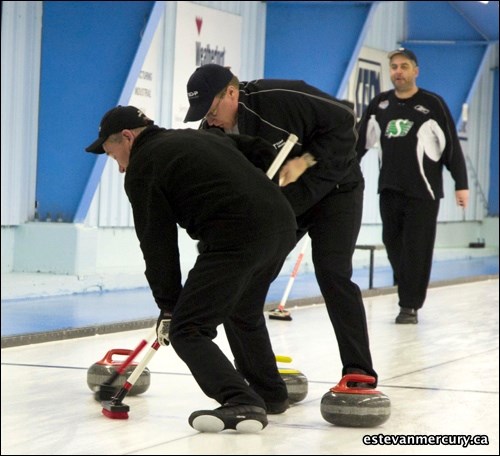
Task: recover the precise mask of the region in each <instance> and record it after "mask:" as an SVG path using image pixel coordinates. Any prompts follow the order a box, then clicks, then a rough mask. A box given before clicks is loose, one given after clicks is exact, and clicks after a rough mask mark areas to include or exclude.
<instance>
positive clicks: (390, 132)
mask: <svg viewBox="0 0 500 456" xmlns="http://www.w3.org/2000/svg"><path fill="white" fill-rule="evenodd" d="M412 126H413V122H412V121H411V120H408V119H394V120H391V121H390V122H389V123H388V124H387V127H386V129H385V136H386V138H401V137H403V136H406V135H407V134H408V132H409V131H410V130H411V127H412Z"/></svg>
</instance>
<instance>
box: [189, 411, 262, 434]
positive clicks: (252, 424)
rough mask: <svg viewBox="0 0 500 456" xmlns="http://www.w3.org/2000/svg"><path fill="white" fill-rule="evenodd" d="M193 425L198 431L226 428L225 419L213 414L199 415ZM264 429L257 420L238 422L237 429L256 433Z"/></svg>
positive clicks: (247, 432) (215, 430) (244, 432)
mask: <svg viewBox="0 0 500 456" xmlns="http://www.w3.org/2000/svg"><path fill="white" fill-rule="evenodd" d="M191 426H192V427H193V428H194V429H196V430H197V431H198V432H221V431H223V430H224V429H225V425H224V421H222V420H221V419H220V418H218V417H216V416H213V415H200V416H197V417H196V418H195V419H194V420H193V422H192V423H191ZM262 429H264V427H263V425H262V423H261V422H260V421H257V420H251V419H250V420H242V421H240V422H239V423H237V424H236V431H238V432H241V433H243V434H255V433H257V432H260V431H262Z"/></svg>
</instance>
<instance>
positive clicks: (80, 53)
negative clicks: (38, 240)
mask: <svg viewBox="0 0 500 456" xmlns="http://www.w3.org/2000/svg"><path fill="white" fill-rule="evenodd" d="M153 5H154V2H152V1H130V2H118V1H110V2H47V1H46V2H44V4H43V29H42V66H41V82H40V116H39V119H40V120H39V140H38V163H37V167H38V169H37V187H36V200H37V202H38V210H39V214H40V217H41V219H45V218H46V217H47V213H50V214H51V216H52V217H53V218H54V217H57V216H58V215H61V216H62V217H63V220H64V221H71V220H72V219H73V216H74V213H75V211H76V208H77V206H78V203H79V201H80V198H81V194H82V192H83V190H84V188H85V185H86V182H87V180H88V178H89V175H90V173H91V171H92V166H93V163H94V161H95V160H96V156H95V155H93V154H88V153H86V152H84V149H85V147H86V146H87V145H88V144H89V143H90V142H92V141H93V140H94V139H95V137H96V135H97V127H98V122H99V120H100V118H101V116H102V114H103V113H104V112H105V111H106V110H108V109H109V108H110V107H112V106H114V105H116V103H117V100H118V98H119V96H120V93H121V91H122V88H123V85H124V83H125V80H126V78H127V75H128V72H129V68H130V66H131V64H132V62H133V59H134V55H135V53H136V50H137V48H138V46H139V43H140V40H141V32H142V30H143V29H144V27H145V25H146V23H147V20H148V17H149V14H150V12H151V9H152V7H153Z"/></svg>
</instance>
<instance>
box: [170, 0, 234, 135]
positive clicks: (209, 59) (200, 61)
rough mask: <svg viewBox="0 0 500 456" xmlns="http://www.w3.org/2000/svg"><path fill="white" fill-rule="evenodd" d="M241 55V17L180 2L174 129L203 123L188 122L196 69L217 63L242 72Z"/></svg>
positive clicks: (176, 33) (176, 35)
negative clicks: (189, 84)
mask: <svg viewBox="0 0 500 456" xmlns="http://www.w3.org/2000/svg"><path fill="white" fill-rule="evenodd" d="M240 54H241V16H238V15H235V14H230V13H226V12H223V11H218V10H215V9H213V8H207V7H204V6H200V5H196V4H194V3H191V2H177V22H176V29H175V58H174V83H173V94H172V128H198V125H199V122H189V123H184V118H185V117H186V113H187V110H188V108H189V102H188V97H187V90H186V85H187V82H188V79H189V77H190V76H191V74H193V72H194V71H195V70H196V68H197V67H199V66H201V65H204V64H206V63H217V64H219V65H224V66H229V67H231V71H232V72H233V73H234V74H235V75H238V74H239V73H240Z"/></svg>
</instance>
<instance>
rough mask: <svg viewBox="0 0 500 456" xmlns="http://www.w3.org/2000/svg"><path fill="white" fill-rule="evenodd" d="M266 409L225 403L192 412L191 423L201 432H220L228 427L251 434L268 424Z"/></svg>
mask: <svg viewBox="0 0 500 456" xmlns="http://www.w3.org/2000/svg"><path fill="white" fill-rule="evenodd" d="M267 423H268V422H267V415H266V410H265V409H263V408H262V407H257V406H255V405H234V404H224V405H223V406H221V407H219V408H216V409H215V410H198V411H197V412H193V413H191V416H190V417H189V424H190V426H191V427H192V428H194V429H196V430H197V431H199V432H220V431H225V430H226V429H233V430H235V431H238V432H241V433H245V434H251V433H256V432H259V431H262V429H264V428H265V427H266V426H267Z"/></svg>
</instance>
